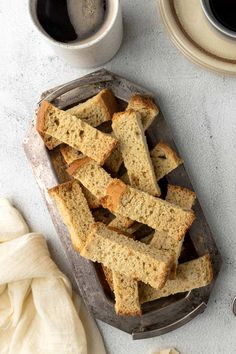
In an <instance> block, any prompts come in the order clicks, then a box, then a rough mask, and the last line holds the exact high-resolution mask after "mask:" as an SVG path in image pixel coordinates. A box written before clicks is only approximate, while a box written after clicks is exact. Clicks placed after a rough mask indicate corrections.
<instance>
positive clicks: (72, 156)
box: [60, 145, 85, 166]
mask: <svg viewBox="0 0 236 354" xmlns="http://www.w3.org/2000/svg"><path fill="white" fill-rule="evenodd" d="M60 151H61V154H62V156H63V158H64V160H65V161H66V163H67V165H68V166H69V165H71V164H72V162H74V161H76V160H80V159H83V158H84V157H85V156H84V154H82V152H80V151H78V150H75V149H74V148H72V147H71V146H69V145H61V146H60Z"/></svg>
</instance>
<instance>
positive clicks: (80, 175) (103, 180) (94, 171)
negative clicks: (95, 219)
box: [67, 157, 133, 228]
mask: <svg viewBox="0 0 236 354" xmlns="http://www.w3.org/2000/svg"><path fill="white" fill-rule="evenodd" d="M67 172H68V174H69V175H71V176H73V177H74V178H76V179H78V180H79V181H80V182H81V183H82V185H83V186H84V187H85V188H87V189H88V190H89V191H90V192H91V193H92V194H93V195H94V196H95V197H96V198H97V199H98V200H99V201H100V200H101V199H102V198H104V197H105V196H106V190H107V187H108V186H109V184H110V183H111V182H112V181H113V178H112V177H111V176H110V175H109V173H107V172H106V171H105V170H104V169H103V168H102V167H101V166H99V165H98V164H97V163H96V162H95V161H94V160H92V159H90V158H88V157H84V158H83V159H80V160H77V161H75V162H73V163H72V164H71V165H70V167H69V168H68V169H67ZM115 215H116V216H117V217H118V219H117V221H114V225H113V227H117V226H116V225H115V223H118V222H119V225H120V226H121V225H123V227H124V228H128V227H130V226H131V225H133V220H130V219H129V218H125V217H123V216H122V217H121V218H120V216H119V215H117V213H115ZM117 228H119V227H117Z"/></svg>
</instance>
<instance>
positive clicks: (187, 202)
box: [150, 184, 196, 278]
mask: <svg viewBox="0 0 236 354" xmlns="http://www.w3.org/2000/svg"><path fill="white" fill-rule="evenodd" d="M195 199H196V194H195V193H194V192H193V191H191V190H190V189H188V188H183V187H180V186H174V185H171V184H168V186H167V196H166V200H167V201H169V202H170V203H173V204H175V205H179V206H180V207H181V208H185V209H191V208H192V206H193V204H194V201H195ZM184 236H185V234H184V235H183V237H182V238H181V239H179V238H178V237H175V235H174V236H172V237H168V236H167V235H166V233H165V232H159V231H155V233H154V236H153V238H152V240H151V242H150V245H152V246H153V247H156V248H157V249H165V250H169V251H172V252H173V255H174V258H175V264H174V267H173V269H172V271H171V273H170V277H171V278H175V276H176V269H177V265H178V259H179V256H180V252H181V249H182V245H183V241H184Z"/></svg>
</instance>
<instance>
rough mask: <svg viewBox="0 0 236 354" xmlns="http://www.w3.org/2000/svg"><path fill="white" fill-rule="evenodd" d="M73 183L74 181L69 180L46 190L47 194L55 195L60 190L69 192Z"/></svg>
mask: <svg viewBox="0 0 236 354" xmlns="http://www.w3.org/2000/svg"><path fill="white" fill-rule="evenodd" d="M73 183H75V180H70V181H68V182H65V183H61V184H58V185H57V186H55V187H52V188H50V189H48V194H49V195H51V196H53V194H54V193H57V191H58V190H59V189H62V188H63V189H65V190H66V191H71V189H72V186H73Z"/></svg>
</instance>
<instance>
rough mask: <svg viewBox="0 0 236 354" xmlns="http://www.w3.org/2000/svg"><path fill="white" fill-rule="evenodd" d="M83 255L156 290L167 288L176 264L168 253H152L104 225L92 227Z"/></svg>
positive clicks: (148, 248)
mask: <svg viewBox="0 0 236 354" xmlns="http://www.w3.org/2000/svg"><path fill="white" fill-rule="evenodd" d="M81 255H82V256H83V257H85V258H88V259H90V260H92V261H94V262H99V263H103V264H104V265H105V266H106V267H108V268H110V269H112V270H113V271H115V272H118V273H121V274H124V275H125V276H127V277H130V278H133V279H135V280H142V281H143V282H144V283H148V284H150V285H151V286H153V287H154V288H156V289H160V288H162V287H163V286H164V284H165V282H166V279H167V276H168V273H169V270H170V268H171V266H172V262H173V258H172V255H171V254H169V253H168V252H162V251H160V252H159V251H156V250H153V248H152V247H151V246H149V245H145V244H143V243H141V242H139V241H134V240H132V239H130V238H128V237H125V236H124V235H121V234H119V233H118V232H116V231H114V230H111V229H109V228H107V227H106V226H105V225H104V224H102V223H95V224H94V225H93V227H92V228H91V232H90V234H89V235H88V237H87V240H86V244H85V246H84V248H83V249H82V251H81Z"/></svg>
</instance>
